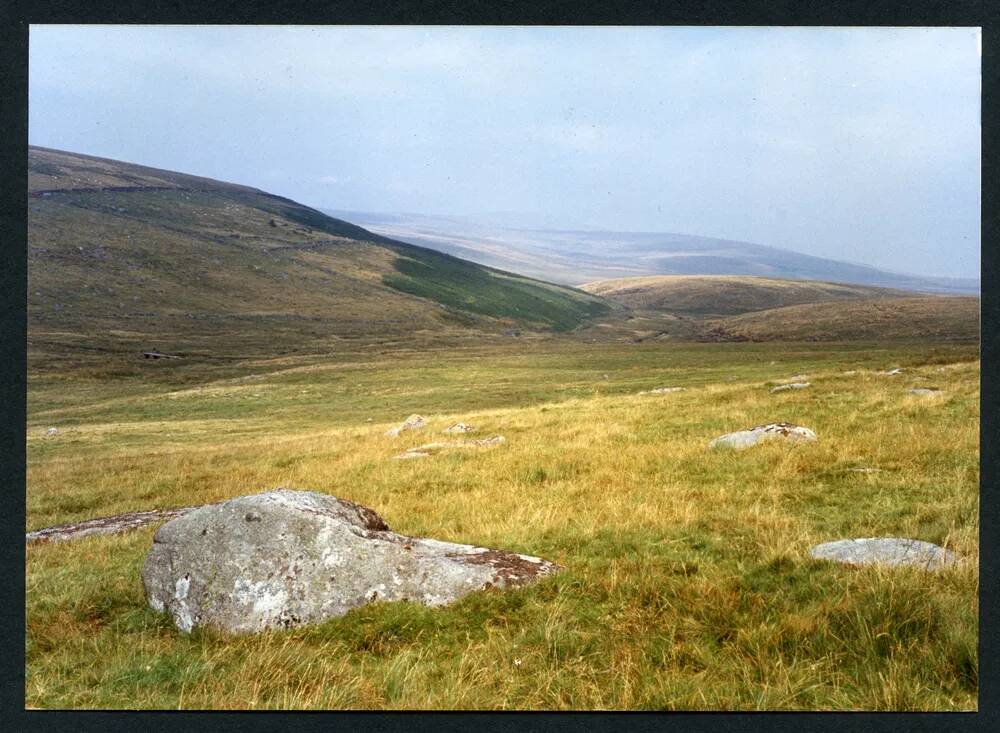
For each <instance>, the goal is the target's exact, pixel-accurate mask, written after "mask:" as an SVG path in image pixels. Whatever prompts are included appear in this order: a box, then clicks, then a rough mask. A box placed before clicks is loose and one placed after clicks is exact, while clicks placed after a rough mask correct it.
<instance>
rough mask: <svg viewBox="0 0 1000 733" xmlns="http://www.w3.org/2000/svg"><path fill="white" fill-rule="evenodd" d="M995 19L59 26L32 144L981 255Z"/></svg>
mask: <svg viewBox="0 0 1000 733" xmlns="http://www.w3.org/2000/svg"><path fill="white" fill-rule="evenodd" d="M979 39H980V34H979V30H978V29H974V28H836V29H835V28H781V27H773V28H737V27H730V28H713V27H700V28H698V27H686V28H685V27H673V28H666V27H659V28H657V27H646V28H627V27H615V28H610V27H609V28H570V27H421V26H411V27H388V26H383V27H365V26H340V27H336V26H328V27H304V26H216V27H207V26H39V25H33V26H31V29H30V37H29V49H30V50H29V142H30V143H31V144H33V145H43V146H46V147H53V148H59V149H62V150H69V151H73V152H79V153H88V154H91V155H99V156H103V157H110V158H115V159H119V160H125V161H129V162H134V163H141V164H145V165H151V166H154V167H159V168H166V169H170V170H176V171H182V172H185V173H192V174H196V175H202V176H208V177H211V178H217V179H221V180H226V181H231V182H235V183H242V184H246V185H251V186H256V187H258V188H261V189H264V190H266V191H269V192H271V193H276V194H280V195H283V196H287V197H289V198H292V199H295V200H297V201H300V202H302V203H304V204H308V205H310V206H315V207H320V208H326V209H341V210H356V211H374V212H417V213H427V214H461V215H479V214H495V213H496V212H516V213H517V215H516V216H515V215H514V214H511V220H512V221H514V220H515V219H516V218H520V219H522V220H523V219H524V218H525V217H529V216H530V218H532V219H535V220H538V219H540V220H541V221H543V222H544V223H546V224H547V225H548V226H550V227H563V228H595V229H610V230H619V231H653V232H655V231H663V232H678V233H684V234H695V235H702V236H711V237H721V238H727V239H736V240H742V241H749V242H755V243H758V244H766V245H771V246H775V247H785V248H788V249H793V250H796V251H799V252H805V253H808V254H813V255H818V256H821V257H830V258H833V259H838V260H847V261H851V262H857V263H863V264H869V265H873V266H876V267H881V268H884V269H889V270H893V271H897V272H906V273H912V274H918V275H932V276H952V277H978V275H979V247H980V239H979V206H980V52H979V43H980V40H979Z"/></svg>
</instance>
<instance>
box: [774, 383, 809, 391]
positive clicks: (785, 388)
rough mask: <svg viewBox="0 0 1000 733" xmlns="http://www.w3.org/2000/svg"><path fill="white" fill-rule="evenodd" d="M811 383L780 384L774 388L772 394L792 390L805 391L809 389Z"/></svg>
mask: <svg viewBox="0 0 1000 733" xmlns="http://www.w3.org/2000/svg"><path fill="white" fill-rule="evenodd" d="M809 384H810V382H792V383H791V384H779V385H778V386H777V387H774V388H773V389H772V390H771V392H786V391H788V390H790V389H805V388H806V387H808V386H809Z"/></svg>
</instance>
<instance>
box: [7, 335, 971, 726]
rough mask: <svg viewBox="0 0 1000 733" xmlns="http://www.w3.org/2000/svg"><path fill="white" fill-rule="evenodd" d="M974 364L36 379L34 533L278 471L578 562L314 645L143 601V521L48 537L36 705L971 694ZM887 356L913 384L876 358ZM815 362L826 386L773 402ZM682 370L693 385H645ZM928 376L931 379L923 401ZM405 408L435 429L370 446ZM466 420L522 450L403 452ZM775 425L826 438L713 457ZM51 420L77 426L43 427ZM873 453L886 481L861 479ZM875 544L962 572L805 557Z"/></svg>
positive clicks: (935, 357) (604, 351)
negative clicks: (179, 621) (820, 549)
mask: <svg viewBox="0 0 1000 733" xmlns="http://www.w3.org/2000/svg"><path fill="white" fill-rule="evenodd" d="M976 359H977V354H976V349H975V347H972V346H961V345H954V346H947V345H945V346H929V345H906V344H899V345H884V344H883V345H872V344H868V345H835V344H826V345H815V344H782V345H780V346H779V345H776V344H674V345H670V344H656V345H649V344H641V345H623V344H580V343H578V342H574V341H571V340H568V339H562V338H551V339H548V340H544V341H534V342H528V343H521V342H520V341H514V342H512V343H510V344H508V345H506V346H485V345H476V346H468V347H464V348H449V349H437V350H423V351H421V350H411V351H392V350H388V351H387V352H385V353H374V352H373V353H361V352H357V353H352V354H339V355H338V354H332V355H328V356H325V357H321V356H301V357H285V358H278V359H274V360H269V361H260V362H253V363H246V364H239V365H237V364H234V365H228V366H220V367H216V366H213V365H210V364H204V363H184V364H181V365H176V366H172V367H170V369H171V371H161V372H159V373H158V374H157V376H156V378H155V379H147V378H145V377H143V376H142V375H134V376H129V375H124V376H120V377H117V378H115V379H111V380H109V379H107V378H105V377H103V376H101V375H96V376H95V375H94V374H92V373H91V372H89V371H88V370H86V369H80V370H73V369H66V370H64V371H63V372H62V373H60V374H58V375H54V374H48V375H42V376H36V377H34V378H33V380H32V382H31V384H30V391H29V422H28V526H29V528H32V529H33V528H38V527H42V526H48V525H52V524H55V523H60V522H65V521H72V520H76V519H84V518H88V517H94V516H101V515H107V514H113V513H117V512H122V511H129V510H136V509H145V508H151V507H167V506H178V505H184V504H189V503H199V502H208V501H218V500H221V499H225V498H228V497H231V496H236V495H240V494H246V493H251V492H256V491H261V490H264V489H267V488H271V487H274V486H278V485H284V486H290V487H296V488H308V489H314V490H318V491H324V492H328V493H330V494H333V495H336V496H340V497H343V498H346V499H351V500H353V501H357V502H360V503H362V504H364V505H366V506H369V507H371V508H373V509H375V510H376V511H378V512H379V513H380V514H381V515H382V516H383V517H384V518H385V519H386V521H387V522H388V523H389V524H390V526H391V527H392V528H393V529H395V530H397V531H400V532H403V533H407V534H413V535H422V536H433V537H436V538H439V539H445V540H450V541H456V542H470V543H476V544H482V545H486V546H493V547H502V548H507V549H511V550H516V551H519V552H526V553H530V554H535V555H540V556H543V557H546V558H548V559H551V560H554V561H556V562H558V563H560V564H562V565H564V566H565V567H566V571H565V572H563V573H561V574H559V575H557V576H554V577H552V578H549V579H547V580H545V581H543V582H542V583H540V584H538V585H535V586H531V587H526V588H522V589H518V590H514V591H510V592H497V591H487V592H481V593H475V594H472V595H470V596H467V597H466V598H464V599H463V600H461V601H459V602H458V603H456V604H454V605H452V606H450V607H447V608H442V609H428V608H425V607H423V606H420V605H417V604H410V603H394V604H374V605H371V606H366V607H363V608H360V609H357V610H355V611H352V612H351V613H349V614H348V615H346V616H344V617H342V618H339V619H333V620H330V621H328V622H326V623H323V624H319V625H316V626H314V627H309V628H301V629H296V630H290V631H284V632H272V633H267V634H263V635H260V636H254V637H242V638H227V637H225V636H224V635H221V634H218V633H216V632H212V631H204V630H202V631H197V632H196V633H194V634H192V635H190V636H184V635H182V634H180V633H178V632H177V631H176V630H175V629H174V627H173V626H172V624H171V623H170V621H169V618H167V617H165V616H162V615H160V614H157V613H154V612H153V611H152V610H150V609H149V608H148V607H147V606H146V604H145V600H144V597H143V591H142V585H141V581H140V579H139V569H140V567H141V564H142V562H143V559H144V557H145V553H146V552H147V551H148V549H149V546H150V542H151V536H152V532H153V530H152V529H147V530H143V531H140V532H137V533H134V534H131V535H126V536H121V537H104V538H91V539H85V540H81V541H77V542H72V543H67V544H63V545H48V546H43V545H32V546H29V548H28V558H27V566H26V573H27V588H28V591H27V597H26V612H27V624H28V634H27V638H26V653H27V670H26V672H27V688H26V699H27V703H28V705H30V706H34V707H104V708H150V707H154V708H206V707H208V708H241V709H242V708H476V709H494V708H517V709H525V708H527V709H564V708H584V709H670V710H674V709H726V710H754V709H824V710H826V709H836V710H972V709H975V708H976V705H977V689H978V672H977V670H978V658H977V651H976V649H977V640H978V624H977V618H978V590H979V588H978V478H979V475H978V457H979V444H978V424H979V422H978V421H979V411H978V410H979V390H978V377H979V364H978V361H977V360H976ZM892 366H903V367H906V368H907V370H906V371H905V372H904V373H903V374H901V375H899V376H896V377H887V376H884V375H880V374H877V373H876V372H877V371H879V370H884V369H887V368H889V367H892ZM847 370H857V373H856V374H853V375H845V374H844V372H845V371H847ZM249 373H253V374H255V375H259V376H258V377H257V378H254V379H243V377H246V376H247V375H248V374H249ZM799 373H805V374H807V375H808V378H809V381H811V382H812V386H811V387H810V388H809V389H807V390H803V391H801V392H793V393H782V394H774V395H772V394H770V392H769V391H768V390H769V387H770V386H771V385H773V384H775V383H777V382H778V381H781V380H785V379H787V378H789V377H791V376H793V375H796V374H799ZM604 375H607V379H605V378H604ZM666 385H677V386H686V387H687V388H688V389H687V391H685V392H680V393H675V394H670V395H662V396H657V395H637V394H636V393H637V392H638V391H640V390H643V389H649V388H651V387H658V386H666ZM924 385H933V386H937V387H940V388H941V389H942V390H943V394H942V395H940V396H935V397H930V398H918V397H914V396H910V395H908V394H907V393H906V390H907V389H908V388H910V387H913V386H924ZM411 412H418V413H420V414H422V415H424V416H425V417H427V418H428V419H429V421H430V425H429V427H428V428H427V429H425V430H424V431H418V432H416V433H415V434H413V435H410V434H404V436H403V437H400V438H399V439H396V440H393V439H389V438H386V437H384V436H383V435H382V433H383V432H384V431H385V429H386V428H387V427H388V426H389V425H391V424H395V423H398V422H399V421H400V420H402V419H403V418H404V417H406V415H407V414H409V413H411ZM369 420H370V421H369ZM456 420H463V421H465V422H469V423H472V424H474V425H477V426H479V428H480V430H481V433H480V434H481V435H493V434H502V435H504V436H506V438H507V443H506V444H504V445H503V446H500V447H498V448H495V449H491V450H487V451H482V452H477V453H464V452H461V453H455V454H448V453H444V454H441V455H439V456H435V457H433V458H429V459H425V460H424V461H416V462H397V461H391V460H389V457H390V456H391V455H393V454H395V453H397V452H399V451H400V450H402V449H404V448H406V447H409V446H411V445H417V444H419V443H421V442H426V441H427V440H428V439H433V438H432V437H431V436H433V435H435V434H436V433H438V432H439V431H440V430H441V429H442V428H443V427H445V426H446V425H447V424H449V423H450V422H454V421H456ZM770 420H789V421H791V422H796V423H799V424H804V425H807V426H809V427H812V428H813V429H815V430H816V431H817V433H818V434H819V436H820V440H819V441H818V442H817V443H815V444H809V445H801V446H796V447H794V448H793V449H787V448H785V447H782V446H780V445H765V446H761V447H758V448H755V449H751V450H749V451H745V452H740V453H734V452H726V451H723V452H711V451H708V450H706V448H705V446H706V444H707V442H708V441H709V440H710V439H711V438H713V437H715V436H717V435H719V434H720V433H722V432H727V431H730V430H735V429H739V428H742V427H749V426H751V425H755V424H758V423H761V422H765V421H770ZM50 425H51V426H56V427H59V430H60V432H59V433H58V434H57V435H55V436H47V435H45V431H46V428H47V427H49V426H50ZM862 465H870V466H878V467H880V468H882V469H883V471H882V472H881V473H877V474H856V473H850V472H847V471H845V470H844V469H846V468H849V467H852V466H862ZM878 535H900V536H909V537H915V538H918V539H923V540H927V541H931V542H937V543H943V544H946V545H948V546H949V547H951V548H953V549H954V550H956V551H957V552H959V553H960V554H961V555H962V556H963V557H964V558H965V559H966V560H965V562H964V563H962V564H961V565H959V566H957V567H953V568H949V569H946V570H943V571H941V572H936V573H927V572H922V571H914V570H907V569H897V570H887V569H875V568H867V569H852V568H845V567H840V566H836V565H832V564H827V563H823V562H819V561H814V560H811V559H809V558H808V548H809V547H810V546H811V545H813V544H816V543H818V542H823V541H827V540H830V539H837V538H841V537H858V536H878Z"/></svg>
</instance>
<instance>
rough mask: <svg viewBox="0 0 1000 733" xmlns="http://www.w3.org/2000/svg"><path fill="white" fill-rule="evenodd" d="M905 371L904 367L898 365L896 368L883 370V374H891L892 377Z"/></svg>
mask: <svg viewBox="0 0 1000 733" xmlns="http://www.w3.org/2000/svg"><path fill="white" fill-rule="evenodd" d="M903 371H904V370H903V369H901V368H899V367H896V368H895V369H890V370H889V371H887V372H882V374H885V375H887V376H890V377H894V376H896V375H897V374H902V373H903Z"/></svg>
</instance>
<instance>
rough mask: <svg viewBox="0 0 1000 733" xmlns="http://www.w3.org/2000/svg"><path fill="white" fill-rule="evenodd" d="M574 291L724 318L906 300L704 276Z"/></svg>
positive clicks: (862, 289) (606, 283)
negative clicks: (830, 303)
mask: <svg viewBox="0 0 1000 733" xmlns="http://www.w3.org/2000/svg"><path fill="white" fill-rule="evenodd" d="M580 289H581V290H586V291H587V292H589V293H594V294H595V295H600V296H602V297H605V298H608V299H609V300H613V301H616V302H618V303H621V304H622V305H625V306H628V307H629V308H632V309H634V310H642V311H660V312H665V313H675V314H681V315H690V316H712V315H715V316H729V315H738V314H740V313H749V312H752V311H762V310H767V309H769V308H781V307H784V306H789V305H800V304H804V303H820V302H824V301H831V300H855V299H859V298H878V297H893V296H905V295H912V294H911V293H906V292H905V291H901V290H893V289H889V288H874V287H867V286H863V285H846V284H843V283H830V282H821V281H818V280H778V279H774V278H762V277H740V276H710V275H654V276H650V277H630V278H620V279H616V280H601V281H598V282H593V283H587V284H585V285H581V286H580Z"/></svg>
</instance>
